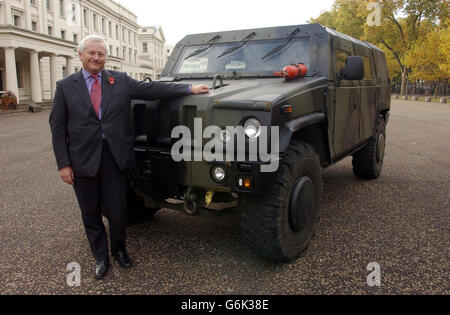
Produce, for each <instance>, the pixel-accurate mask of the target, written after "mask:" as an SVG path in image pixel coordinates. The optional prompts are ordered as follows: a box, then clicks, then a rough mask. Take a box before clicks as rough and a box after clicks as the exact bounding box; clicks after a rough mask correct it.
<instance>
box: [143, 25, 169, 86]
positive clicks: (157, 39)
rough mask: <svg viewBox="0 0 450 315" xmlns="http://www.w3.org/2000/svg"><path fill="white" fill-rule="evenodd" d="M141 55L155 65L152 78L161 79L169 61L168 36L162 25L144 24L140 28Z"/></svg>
mask: <svg viewBox="0 0 450 315" xmlns="http://www.w3.org/2000/svg"><path fill="white" fill-rule="evenodd" d="M138 41H139V55H140V56H141V58H142V60H149V61H151V63H152V65H153V72H152V76H151V78H152V79H153V80H157V79H159V77H160V76H161V73H162V70H163V69H164V66H165V65H166V62H167V57H166V53H165V48H164V44H165V42H166V38H165V37H164V33H163V31H162V28H161V26H143V27H141V28H140V29H139V40H138Z"/></svg>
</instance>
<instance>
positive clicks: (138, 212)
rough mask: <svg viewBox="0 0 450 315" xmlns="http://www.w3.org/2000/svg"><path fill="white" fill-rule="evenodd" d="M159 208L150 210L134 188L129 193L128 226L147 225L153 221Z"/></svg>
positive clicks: (129, 189)
mask: <svg viewBox="0 0 450 315" xmlns="http://www.w3.org/2000/svg"><path fill="white" fill-rule="evenodd" d="M158 210H160V209H159V208H149V207H147V206H146V205H145V201H144V199H143V198H141V197H140V196H138V195H137V194H136V193H135V191H134V190H133V188H131V187H130V186H129V187H128V192H127V225H135V224H140V223H145V222H148V221H150V220H152V219H153V216H154V215H155V214H156V212H158Z"/></svg>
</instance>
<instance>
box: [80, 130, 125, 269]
mask: <svg viewBox="0 0 450 315" xmlns="http://www.w3.org/2000/svg"><path fill="white" fill-rule="evenodd" d="M102 146H103V147H102V156H101V161H100V166H99V169H98V172H97V174H96V175H95V176H94V177H77V176H76V174H75V180H74V190H75V194H76V196H77V199H78V204H79V206H80V209H81V215H82V220H83V224H84V228H85V230H86V236H87V238H88V241H89V245H90V247H91V251H92V255H93V256H94V258H95V259H96V260H97V261H100V260H108V257H109V256H108V239H107V235H106V229H105V225H104V224H103V220H102V207H103V209H104V211H105V213H106V216H107V217H108V221H109V227H110V233H109V234H110V238H111V253H112V254H113V255H114V254H116V253H117V252H118V251H125V250H126V247H125V239H126V220H127V211H126V207H127V201H126V198H127V188H128V187H127V185H128V184H127V176H126V172H125V171H122V170H120V168H119V167H118V166H117V163H116V161H115V159H114V156H113V154H112V153H111V150H110V148H109V145H108V143H107V141H106V140H105V139H104V140H103V144H102Z"/></svg>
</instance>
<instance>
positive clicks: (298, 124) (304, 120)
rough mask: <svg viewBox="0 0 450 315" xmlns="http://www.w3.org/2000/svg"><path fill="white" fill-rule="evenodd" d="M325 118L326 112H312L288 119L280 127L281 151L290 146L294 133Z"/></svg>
mask: <svg viewBox="0 0 450 315" xmlns="http://www.w3.org/2000/svg"><path fill="white" fill-rule="evenodd" d="M324 120H325V114H324V113H311V114H307V115H304V116H301V117H298V118H295V119H292V120H290V121H288V122H287V123H286V124H284V125H283V126H282V127H281V128H280V148H279V150H280V152H284V151H286V150H287V148H288V147H289V143H290V142H291V139H292V135H293V134H294V133H295V132H297V131H299V130H301V129H302V128H305V127H308V126H310V125H314V124H317V123H321V122H323V121H324Z"/></svg>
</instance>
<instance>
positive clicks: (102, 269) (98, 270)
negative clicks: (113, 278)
mask: <svg viewBox="0 0 450 315" xmlns="http://www.w3.org/2000/svg"><path fill="white" fill-rule="evenodd" d="M108 267H109V262H108V261H107V260H101V261H99V262H97V264H96V265H95V274H94V277H95V279H97V280H102V279H103V278H104V277H105V275H106V273H107V272H108Z"/></svg>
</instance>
